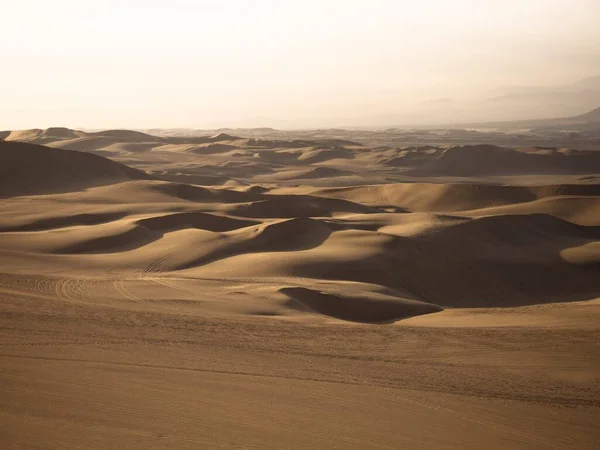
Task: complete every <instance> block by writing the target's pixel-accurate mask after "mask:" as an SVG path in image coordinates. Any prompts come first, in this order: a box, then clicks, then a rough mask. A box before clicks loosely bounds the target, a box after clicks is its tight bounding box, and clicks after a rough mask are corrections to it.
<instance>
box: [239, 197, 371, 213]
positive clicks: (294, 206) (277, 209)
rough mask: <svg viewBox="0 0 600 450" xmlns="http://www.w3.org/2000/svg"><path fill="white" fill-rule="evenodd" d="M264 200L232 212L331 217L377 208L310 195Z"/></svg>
mask: <svg viewBox="0 0 600 450" xmlns="http://www.w3.org/2000/svg"><path fill="white" fill-rule="evenodd" d="M262 198H263V199H262V200H259V201H254V202H252V203H249V204H244V205H238V206H236V207H235V208H234V209H233V210H231V213H232V214H234V215H236V216H241V217H254V218H271V217H284V218H291V217H329V216H331V215H333V214H336V213H337V214H340V213H364V214H368V213H372V212H374V211H375V210H374V209H373V208H369V207H367V206H363V205H360V204H358V203H353V202H349V201H346V200H341V199H332V198H322V197H313V196H309V195H275V196H271V195H264V196H263V197H262Z"/></svg>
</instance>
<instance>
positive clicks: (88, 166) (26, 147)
mask: <svg viewBox="0 0 600 450" xmlns="http://www.w3.org/2000/svg"><path fill="white" fill-rule="evenodd" d="M151 178H152V177H151V176H150V175H148V174H146V173H144V172H141V171H139V170H136V169H132V168H130V167H127V166H123V165H122V164H119V163H116V162H114V161H110V160H108V159H105V158H101V157H97V156H95V155H90V154H86V153H83V152H70V151H67V150H58V149H51V148H47V147H42V146H37V145H32V144H24V143H19V142H5V141H0V196H2V197H12V196H16V195H30V194H47V193H53V192H68V191H73V190H79V189H84V188H87V187H91V186H99V185H106V184H112V183H117V182H119V181H126V180H136V179H140V180H142V179H151Z"/></svg>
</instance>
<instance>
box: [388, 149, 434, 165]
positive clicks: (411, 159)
mask: <svg viewBox="0 0 600 450" xmlns="http://www.w3.org/2000/svg"><path fill="white" fill-rule="evenodd" d="M439 151H440V150H439V149H436V148H435V147H429V146H426V147H416V148H408V149H402V150H400V151H399V152H398V155H397V156H394V157H392V158H390V159H387V160H385V161H382V162H383V164H384V165H386V166H388V167H418V166H420V165H422V164H424V163H426V162H427V161H428V160H430V159H431V158H432V155H433V154H435V153H437V152H439Z"/></svg>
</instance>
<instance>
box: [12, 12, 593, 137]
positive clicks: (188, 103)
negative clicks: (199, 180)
mask: <svg viewBox="0 0 600 450" xmlns="http://www.w3.org/2000/svg"><path fill="white" fill-rule="evenodd" d="M3 6H4V7H3V16H4V23H3V27H2V29H1V30H0V37H1V38H2V43H3V44H2V45H3V50H4V51H3V57H4V58H3V60H4V67H5V69H4V70H3V71H2V72H1V73H0V86H1V87H0V94H1V95H2V101H3V108H1V109H0V128H1V129H24V128H34V127H35V128H43V127H49V126H68V127H71V128H88V129H89V128H93V129H99V128H138V129H140V128H216V127H260V126H272V127H281V128H303V127H335V126H346V127H359V126H365V127H369V126H378V125H381V126H390V125H402V124H435V123H441V122H449V121H452V120H454V121H468V120H475V119H478V120H499V119H520V118H533V117H537V116H539V117H551V116H556V114H557V113H561V112H563V111H564V114H565V115H569V114H574V113H582V112H585V110H586V109H588V108H589V107H590V106H591V107H593V106H594V104H595V103H594V102H596V101H597V100H598V99H600V95H599V93H600V79H599V82H598V83H597V84H598V86H596V85H594V86H591V87H590V86H586V85H583V86H581V88H580V89H573V90H572V91H570V90H569V88H568V86H569V85H571V84H573V83H575V82H578V81H579V80H582V79H585V78H588V77H595V76H598V75H599V74H600V57H599V56H600V27H597V19H598V18H599V17H600V2H597V1H592V0H576V1H571V2H567V1H557V0H554V1H551V0H548V1H535V0H522V1H516V0H514V1H504V2H476V1H474V0H459V1H453V2H447V1H432V0H429V1H427V0H425V1H421V2H406V1H373V2H368V3H366V2H356V1H348V2H343V3H340V2H334V1H328V0H321V1H319V2H316V1H304V2H296V1H294V2H292V1H290V2H281V1H279V2H276V1H256V2H249V1H241V0H236V1H234V0H232V1H229V2H219V1H185V0H175V1H169V2H166V1H164V0H154V1H144V2H141V1H129V2H126V3H124V2H116V1H115V0H108V1H105V2H102V3H97V2H94V3H92V2H87V1H84V2H82V1H79V2H75V1H70V0H57V1H55V2H44V1H40V0H37V1H36V0H24V1H20V2H18V3H16V2H6V4H5V5H3ZM561 86H567V88H564V87H562V88H561ZM529 87H531V88H533V89H529ZM540 91H541V92H540ZM546 91H548V92H546ZM590 92H591V94H590ZM489 99H492V100H489ZM595 105H596V106H600V103H598V104H595Z"/></svg>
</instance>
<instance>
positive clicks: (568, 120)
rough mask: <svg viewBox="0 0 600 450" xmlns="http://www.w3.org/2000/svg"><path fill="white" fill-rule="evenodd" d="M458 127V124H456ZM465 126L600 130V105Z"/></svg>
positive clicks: (465, 125) (463, 125) (465, 124)
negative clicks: (567, 113)
mask: <svg viewBox="0 0 600 450" xmlns="http://www.w3.org/2000/svg"><path fill="white" fill-rule="evenodd" d="M454 126H455V127H456V125H454ZM460 126H462V127H465V128H530V129H531V128H566V129H572V130H574V131H585V130H590V129H598V130H600V107H598V108H595V109H593V110H591V111H588V112H586V113H584V114H579V115H577V116H571V117H557V118H554V119H534V120H510V121H498V122H475V123H464V124H461V125H460Z"/></svg>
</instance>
